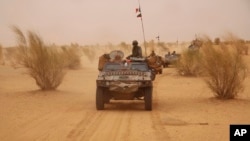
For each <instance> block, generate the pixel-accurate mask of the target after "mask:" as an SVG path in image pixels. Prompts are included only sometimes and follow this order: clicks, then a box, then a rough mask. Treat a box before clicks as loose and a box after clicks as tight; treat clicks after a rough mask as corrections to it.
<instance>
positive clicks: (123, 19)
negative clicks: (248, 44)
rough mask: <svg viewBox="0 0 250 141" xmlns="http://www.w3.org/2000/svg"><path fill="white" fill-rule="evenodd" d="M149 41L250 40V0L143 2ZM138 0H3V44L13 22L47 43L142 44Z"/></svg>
mask: <svg viewBox="0 0 250 141" xmlns="http://www.w3.org/2000/svg"><path fill="white" fill-rule="evenodd" d="M140 3H141V10H142V16H143V17H142V18H143V24H144V29H145V37H146V40H147V41H150V40H152V39H153V40H156V38H155V37H156V36H158V34H159V35H160V40H161V41H165V42H170V41H176V40H177V38H178V39H179V41H190V40H192V39H194V37H195V34H197V35H198V36H199V35H203V34H206V35H209V36H210V37H211V38H215V37H221V36H222V35H224V34H225V32H232V33H234V34H236V35H237V36H239V37H241V38H243V39H248V40H249V39H250V0H140ZM138 6H139V4H138V0H0V44H2V45H3V46H11V45H15V44H16V41H15V35H14V33H13V32H12V31H11V29H10V25H17V26H18V27H20V28H21V29H22V30H23V31H25V32H26V31H27V30H32V31H35V32H36V33H38V34H39V35H41V37H42V38H43V39H44V40H45V41H46V42H48V43H56V44H70V43H71V42H77V43H79V44H95V43H101V44H103V43H108V42H112V43H120V42H121V41H125V42H128V43H130V42H132V40H134V39H137V40H138V41H139V42H140V43H141V42H143V36H142V35H143V34H142V27H141V20H140V18H137V17H136V12H135V9H136V8H137V7H138Z"/></svg>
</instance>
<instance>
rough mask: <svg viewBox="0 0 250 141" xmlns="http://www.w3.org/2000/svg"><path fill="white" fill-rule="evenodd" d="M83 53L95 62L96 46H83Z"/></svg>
mask: <svg viewBox="0 0 250 141" xmlns="http://www.w3.org/2000/svg"><path fill="white" fill-rule="evenodd" d="M82 51H83V54H84V55H85V56H86V57H87V58H88V59H89V60H90V61H91V62H93V61H94V60H95V56H96V53H95V50H94V48H89V47H83V48H82Z"/></svg>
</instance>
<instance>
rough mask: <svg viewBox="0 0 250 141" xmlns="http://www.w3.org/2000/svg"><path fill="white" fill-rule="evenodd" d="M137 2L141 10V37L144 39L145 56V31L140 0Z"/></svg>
mask: <svg viewBox="0 0 250 141" xmlns="http://www.w3.org/2000/svg"><path fill="white" fill-rule="evenodd" d="M138 3H139V9H140V12H141V17H140V18H141V26H142V34H143V39H144V49H145V55H146V56H147V49H146V39H145V32H144V26H143V20H142V10H141V4H140V0H138Z"/></svg>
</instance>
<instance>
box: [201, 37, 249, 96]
mask: <svg viewBox="0 0 250 141" xmlns="http://www.w3.org/2000/svg"><path fill="white" fill-rule="evenodd" d="M230 42H231V45H230V46H227V45H225V44H220V45H219V46H213V45H212V44H204V45H203V47H202V52H203V53H202V54H203V55H202V56H203V57H202V59H203V61H202V66H203V67H204V71H205V73H206V75H207V77H206V83H207V85H208V86H209V88H210V89H211V90H212V92H214V94H215V96H216V97H217V98H219V99H233V98H235V97H236V96H237V94H238V93H239V92H241V91H242V90H243V88H244V87H243V81H244V79H245V78H246V64H245V63H244V61H243V58H242V56H241V55H240V54H239V53H238V46H237V45H238V43H237V42H234V41H230Z"/></svg>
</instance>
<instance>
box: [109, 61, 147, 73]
mask: <svg viewBox="0 0 250 141" xmlns="http://www.w3.org/2000/svg"><path fill="white" fill-rule="evenodd" d="M124 69H125V70H138V71H147V70H148V66H147V64H146V63H137V62H135V63H134V62H132V63H130V64H129V65H128V66H126V65H124V64H122V63H107V64H106V65H105V67H104V70H105V71H116V70H124Z"/></svg>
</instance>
